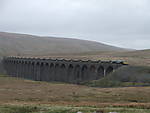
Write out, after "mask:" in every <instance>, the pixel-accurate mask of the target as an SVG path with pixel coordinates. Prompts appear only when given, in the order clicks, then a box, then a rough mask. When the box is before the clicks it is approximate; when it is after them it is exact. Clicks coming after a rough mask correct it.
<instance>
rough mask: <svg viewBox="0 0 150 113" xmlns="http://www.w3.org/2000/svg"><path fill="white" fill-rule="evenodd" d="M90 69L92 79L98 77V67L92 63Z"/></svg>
mask: <svg viewBox="0 0 150 113" xmlns="http://www.w3.org/2000/svg"><path fill="white" fill-rule="evenodd" d="M89 70H90V72H89V77H90V80H93V79H96V67H95V66H94V65H91V66H90V69H89Z"/></svg>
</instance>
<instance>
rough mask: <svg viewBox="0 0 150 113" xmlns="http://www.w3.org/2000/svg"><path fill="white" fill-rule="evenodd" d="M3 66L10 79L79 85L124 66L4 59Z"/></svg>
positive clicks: (89, 61)
mask: <svg viewBox="0 0 150 113" xmlns="http://www.w3.org/2000/svg"><path fill="white" fill-rule="evenodd" d="M3 65H4V68H5V70H6V72H7V74H8V75H9V76H12V77H19V78H25V79H31V80H36V81H48V82H50V81H59V82H68V83H80V82H83V81H89V80H97V79H100V78H102V77H104V76H106V75H108V74H109V73H111V72H113V71H114V70H116V69H118V68H119V67H121V66H123V65H124V64H123V63H122V62H112V61H91V60H88V61H82V60H58V59H41V58H20V57H6V58H4V59H3Z"/></svg>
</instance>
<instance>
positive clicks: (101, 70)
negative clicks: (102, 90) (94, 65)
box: [97, 66, 104, 79]
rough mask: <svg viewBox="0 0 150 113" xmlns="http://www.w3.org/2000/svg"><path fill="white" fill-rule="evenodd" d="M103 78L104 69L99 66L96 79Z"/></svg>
mask: <svg viewBox="0 0 150 113" xmlns="http://www.w3.org/2000/svg"><path fill="white" fill-rule="evenodd" d="M102 77H104V67H103V66H99V67H98V70H97V79H100V78H102Z"/></svg>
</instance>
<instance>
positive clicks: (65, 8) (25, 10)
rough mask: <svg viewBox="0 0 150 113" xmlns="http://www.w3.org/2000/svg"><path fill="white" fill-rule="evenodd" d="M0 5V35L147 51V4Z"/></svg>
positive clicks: (106, 0)
mask: <svg viewBox="0 0 150 113" xmlns="http://www.w3.org/2000/svg"><path fill="white" fill-rule="evenodd" d="M0 4H1V5H0V7H1V8H0V17H1V18H0V31H9V32H20V33H31V34H37V35H44V36H45V35H47V36H48V35H49V36H61V37H72V38H74V37H75V38H79V39H89V40H95V41H99V42H105V43H108V44H112V45H116V46H121V47H128V48H138V49H145V48H150V45H149V44H147V43H145V42H146V41H147V42H148V41H150V40H149V37H150V23H149V20H150V13H149V12H150V8H149V5H150V2H149V0H1V1H0ZM141 42H143V43H145V44H143V43H141Z"/></svg>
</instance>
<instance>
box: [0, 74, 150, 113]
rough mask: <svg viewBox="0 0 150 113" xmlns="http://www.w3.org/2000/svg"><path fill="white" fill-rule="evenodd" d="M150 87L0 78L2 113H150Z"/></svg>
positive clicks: (0, 112)
mask: <svg viewBox="0 0 150 113" xmlns="http://www.w3.org/2000/svg"><path fill="white" fill-rule="evenodd" d="M149 95H150V87H124V88H93V87H87V86H81V85H73V84H64V83H56V82H53V83H46V82H38V81H31V80H23V79H17V78H11V77H6V76H0V113H38V112H39V113H75V112H77V111H83V112H84V113H90V112H93V111H96V110H103V111H104V113H107V112H109V111H117V112H119V113H149V112H150V96H149Z"/></svg>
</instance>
